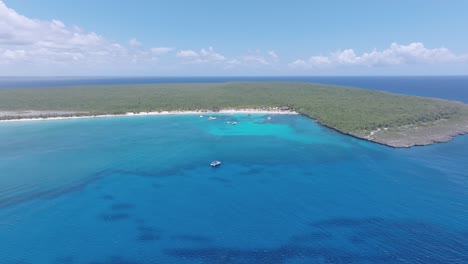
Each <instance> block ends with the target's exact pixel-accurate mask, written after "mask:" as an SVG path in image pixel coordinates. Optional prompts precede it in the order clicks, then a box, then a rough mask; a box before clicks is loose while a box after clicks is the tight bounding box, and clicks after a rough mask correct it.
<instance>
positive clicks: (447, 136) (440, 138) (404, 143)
mask: <svg viewBox="0 0 468 264" xmlns="http://www.w3.org/2000/svg"><path fill="white" fill-rule="evenodd" d="M28 111H30V112H37V113H39V114H41V113H42V114H44V113H48V114H51V115H53V114H56V116H46V117H37V116H36V117H31V116H28V115H25V117H24V118H15V119H4V120H0V123H7V122H31V121H53V120H73V119H93V118H112V117H131V116H158V115H204V117H208V116H209V115H217V114H265V115H268V114H270V115H302V116H305V117H307V118H309V119H311V120H314V121H316V122H317V123H318V124H320V125H322V126H324V127H326V128H328V129H331V130H334V131H336V132H338V133H340V134H343V135H345V136H350V137H353V138H356V139H359V140H364V141H367V142H371V143H375V144H378V145H383V146H386V147H391V148H411V147H417V146H428V145H433V144H435V143H445V142H448V141H450V140H452V139H453V138H454V137H456V136H459V135H464V134H468V126H467V127H466V128H464V129H456V130H455V131H451V132H450V133H446V132H445V133H441V134H436V135H432V136H430V137H428V138H425V139H424V140H411V139H408V140H399V141H396V142H395V141H387V140H385V139H376V138H370V137H369V136H362V135H356V134H353V133H350V132H347V131H343V130H341V129H338V128H336V127H332V126H330V125H328V124H326V123H324V122H322V121H320V120H318V119H315V118H313V117H311V116H309V115H307V114H305V113H302V112H296V111H294V110H289V109H288V110H286V109H280V108H265V109H261V108H260V109H256V108H240V109H235V108H226V109H221V110H193V111H180V110H176V111H152V112H137V113H134V112H127V113H125V114H100V115H91V114H87V113H83V112H81V113H80V112H74V113H73V112H68V113H70V114H72V115H71V116H70V115H68V116H60V114H59V113H53V112H51V111H33V110H28ZM28 111H18V112H26V113H27V112H28ZM18 112H15V113H18ZM3 113H5V112H3ZM13 114H14V113H13ZM62 114H63V113H62ZM73 114H81V115H73ZM205 115H206V116H205ZM1 117H2V116H0V118H1ZM4 117H5V116H4ZM384 130H385V129H384ZM377 132H378V131H377ZM374 134H375V133H374ZM385 141H387V142H385Z"/></svg>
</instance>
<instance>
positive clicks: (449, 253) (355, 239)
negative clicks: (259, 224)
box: [164, 218, 468, 264]
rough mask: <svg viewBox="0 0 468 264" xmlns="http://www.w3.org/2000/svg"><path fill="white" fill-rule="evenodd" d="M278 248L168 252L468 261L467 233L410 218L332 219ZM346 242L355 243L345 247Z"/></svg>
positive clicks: (261, 259)
mask: <svg viewBox="0 0 468 264" xmlns="http://www.w3.org/2000/svg"><path fill="white" fill-rule="evenodd" d="M310 229H312V230H310V231H308V232H305V233H304V234H303V235H296V236H293V237H291V238H290V239H289V241H288V242H287V243H285V244H283V245H281V246H279V247H276V248H253V249H242V248H227V247H204V248H183V247H181V248H172V249H167V250H165V251H164V252H165V253H166V254H168V255H170V256H174V257H178V258H181V259H184V260H185V261H187V260H188V261H189V262H190V261H192V262H196V263H209V264H221V263H223V264H237V263H239V264H241V263H271V264H282V263H290V261H294V260H295V259H300V260H301V261H306V262H307V263H356V264H360V263H392V264H393V263H421V264H431V263H437V264H439V263H440V264H442V263H457V264H462V263H468V236H467V232H465V231H463V232H460V231H456V230H452V229H449V228H448V227H443V226H437V225H432V224H428V223H423V222H417V221H411V220H390V219H384V218H332V219H327V220H324V221H318V222H313V223H311V224H310ZM346 241H348V242H351V243H353V245H354V246H353V247H349V246H346V245H347V243H346ZM301 263H302V262H301Z"/></svg>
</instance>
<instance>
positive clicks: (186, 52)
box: [176, 50, 199, 59]
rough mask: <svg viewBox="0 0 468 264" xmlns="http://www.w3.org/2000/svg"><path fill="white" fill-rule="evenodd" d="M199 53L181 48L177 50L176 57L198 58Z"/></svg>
mask: <svg viewBox="0 0 468 264" xmlns="http://www.w3.org/2000/svg"><path fill="white" fill-rule="evenodd" d="M198 56H199V55H198V53H196V52H195V51H193V50H181V51H179V52H177V54H176V57H177V58H183V59H190V58H197V57H198Z"/></svg>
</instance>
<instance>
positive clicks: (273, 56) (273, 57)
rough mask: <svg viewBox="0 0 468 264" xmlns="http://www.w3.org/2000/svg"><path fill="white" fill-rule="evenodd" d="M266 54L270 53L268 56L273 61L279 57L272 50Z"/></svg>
mask: <svg viewBox="0 0 468 264" xmlns="http://www.w3.org/2000/svg"><path fill="white" fill-rule="evenodd" d="M268 55H270V57H271V58H272V59H273V60H275V61H277V60H278V59H279V57H278V54H276V52H275V51H274V50H270V51H269V52H268Z"/></svg>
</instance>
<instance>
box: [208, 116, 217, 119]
mask: <svg viewBox="0 0 468 264" xmlns="http://www.w3.org/2000/svg"><path fill="white" fill-rule="evenodd" d="M215 119H216V117H214V116H210V117H208V120H215Z"/></svg>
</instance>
